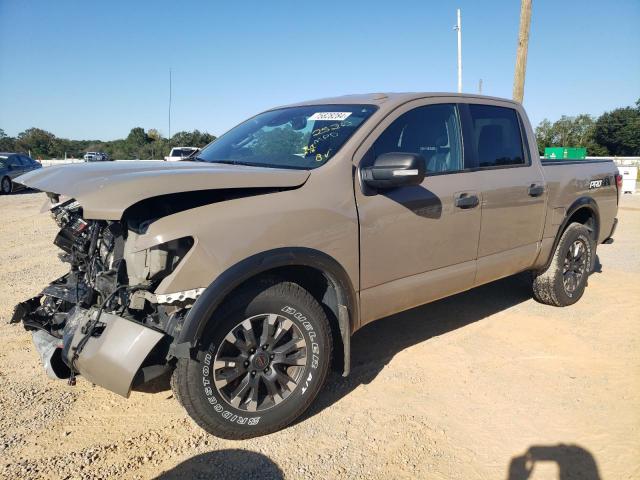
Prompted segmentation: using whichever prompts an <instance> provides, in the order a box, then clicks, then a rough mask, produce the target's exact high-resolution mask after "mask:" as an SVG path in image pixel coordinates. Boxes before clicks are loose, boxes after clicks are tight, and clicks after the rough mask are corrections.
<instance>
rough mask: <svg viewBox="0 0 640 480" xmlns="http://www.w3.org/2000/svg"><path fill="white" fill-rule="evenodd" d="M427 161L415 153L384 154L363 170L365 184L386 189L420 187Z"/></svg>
mask: <svg viewBox="0 0 640 480" xmlns="http://www.w3.org/2000/svg"><path fill="white" fill-rule="evenodd" d="M425 163H426V162H425V160H424V157H423V156H422V155H418V154H415V153H401V152H391V153H383V154H382V155H380V156H379V157H378V158H376V160H375V162H373V165H372V166H370V167H365V168H363V169H362V170H361V175H362V180H363V181H364V183H366V184H367V185H369V186H370V187H373V188H379V189H385V188H396V187H406V186H409V185H420V184H421V183H422V181H423V180H424V175H425Z"/></svg>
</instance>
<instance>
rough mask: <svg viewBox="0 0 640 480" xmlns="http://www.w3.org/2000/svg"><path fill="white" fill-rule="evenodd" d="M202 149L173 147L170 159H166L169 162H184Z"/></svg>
mask: <svg viewBox="0 0 640 480" xmlns="http://www.w3.org/2000/svg"><path fill="white" fill-rule="evenodd" d="M199 150H200V149H199V148H197V147H173V148H172V149H171V152H170V153H169V156H168V157H164V159H165V160H166V161H167V162H177V161H179V160H184V159H186V158H188V157H190V156H191V155H193V154H195V153H197V152H198V151H199Z"/></svg>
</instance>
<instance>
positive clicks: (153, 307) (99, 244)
mask: <svg viewBox="0 0 640 480" xmlns="http://www.w3.org/2000/svg"><path fill="white" fill-rule="evenodd" d="M49 198H50V200H51V208H50V210H51V214H52V216H53V218H54V220H55V221H56V223H57V224H58V226H59V227H60V231H59V233H58V234H57V236H56V238H55V240H54V243H55V245H57V246H58V247H59V248H60V249H61V250H62V252H61V253H60V258H61V260H63V261H65V262H67V263H69V264H70V271H69V273H67V274H66V275H64V276H63V277H61V278H59V279H57V280H55V281H54V282H52V283H51V284H50V285H49V286H48V287H46V288H45V289H44V290H43V291H42V292H41V293H40V295H38V296H36V297H33V298H31V299H29V300H26V301H24V302H22V303H20V304H18V305H17V306H16V307H15V311H14V315H13V318H12V319H11V322H12V323H14V322H20V321H22V323H23V325H24V327H25V328H26V329H27V330H29V331H31V332H32V335H33V341H34V344H35V346H36V348H37V350H38V353H39V355H40V357H41V359H42V362H43V365H44V367H45V370H46V372H47V374H48V375H49V376H50V377H52V378H61V379H65V378H66V379H69V382H70V383H71V384H73V383H74V382H75V377H76V375H82V376H84V377H85V378H87V380H89V381H90V382H92V383H94V384H97V385H100V386H102V387H104V388H107V389H108V390H111V391H113V392H116V393H118V394H120V395H123V396H125V397H128V396H129V394H130V392H131V389H132V388H133V387H135V386H137V385H140V384H142V383H146V382H147V381H149V380H151V379H153V378H155V377H157V376H159V375H161V374H163V373H164V372H165V371H166V370H167V369H168V368H169V366H168V363H167V362H168V358H169V354H168V352H169V347H170V345H171V342H172V340H173V337H174V334H176V333H177V332H178V331H179V330H180V327H181V325H182V322H183V321H184V318H185V315H186V313H187V311H188V309H189V308H190V307H191V305H192V304H193V302H194V300H195V299H196V298H197V297H198V296H199V294H200V293H201V290H200V289H196V290H193V291H190V292H182V293H179V294H176V295H172V296H169V295H156V294H155V293H154V291H155V289H156V287H157V286H158V285H159V283H160V282H161V281H162V280H163V279H164V278H165V277H167V276H168V275H170V274H171V273H172V272H173V271H174V270H175V268H176V267H177V265H178V264H179V263H180V262H181V261H182V260H183V259H184V257H185V256H186V255H187V253H188V252H189V250H190V249H191V247H192V246H193V243H194V242H193V238H191V237H183V238H179V239H175V240H171V241H168V242H165V243H162V244H159V245H155V246H153V247H151V248H148V249H145V250H142V251H132V250H131V249H130V248H129V245H130V244H133V242H132V241H130V242H127V239H128V238H129V237H132V236H133V237H135V236H136V235H139V234H140V230H139V228H141V227H140V226H139V225H137V226H134V227H132V226H131V224H130V223H129V224H128V223H127V221H126V219H123V221H122V222H120V221H112V220H85V219H84V218H83V215H82V207H81V205H80V204H79V203H78V202H76V201H75V200H73V199H71V200H68V201H64V202H59V197H58V196H57V195H55V194H49ZM136 227H137V228H138V231H137V232H136V231H135V230H136ZM143 227H144V226H142V228H143Z"/></svg>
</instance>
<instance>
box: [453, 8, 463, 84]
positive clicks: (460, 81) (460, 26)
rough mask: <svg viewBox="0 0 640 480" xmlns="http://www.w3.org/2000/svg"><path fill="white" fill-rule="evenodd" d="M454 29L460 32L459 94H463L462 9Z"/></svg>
mask: <svg viewBox="0 0 640 480" xmlns="http://www.w3.org/2000/svg"><path fill="white" fill-rule="evenodd" d="M453 29H454V30H457V31H458V93H462V22H461V21H460V9H458V23H456V26H455V27H453Z"/></svg>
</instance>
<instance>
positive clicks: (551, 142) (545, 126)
mask: <svg viewBox="0 0 640 480" xmlns="http://www.w3.org/2000/svg"><path fill="white" fill-rule="evenodd" d="M595 126H596V121H595V120H594V119H593V117H592V116H591V115H587V114H582V115H578V116H576V117H569V116H566V115H563V116H562V117H560V119H559V120H557V121H555V122H554V123H551V122H550V121H549V120H547V119H546V118H545V119H544V120H543V121H542V122H540V124H538V126H537V127H536V130H535V133H536V140H537V143H538V152H539V153H540V155H543V154H544V149H545V147H584V148H586V149H587V154H588V155H596V156H597V155H606V154H607V149H606V148H603V147H602V145H599V144H598V142H596V140H595V137H594V133H595Z"/></svg>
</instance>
